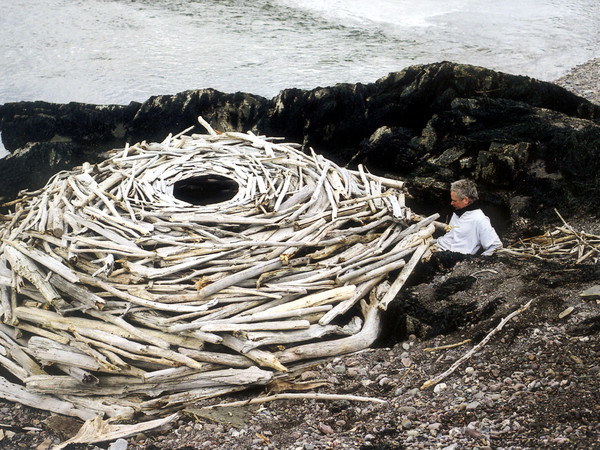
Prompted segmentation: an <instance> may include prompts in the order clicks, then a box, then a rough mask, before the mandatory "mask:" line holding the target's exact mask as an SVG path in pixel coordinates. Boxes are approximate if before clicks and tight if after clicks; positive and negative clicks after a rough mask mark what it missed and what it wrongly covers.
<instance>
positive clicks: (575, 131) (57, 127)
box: [0, 62, 600, 220]
mask: <svg viewBox="0 0 600 450" xmlns="http://www.w3.org/2000/svg"><path fill="white" fill-rule="evenodd" d="M199 115H202V116H203V117H204V118H205V119H206V120H207V121H208V122H209V123H210V124H211V125H212V126H213V127H214V128H215V129H218V130H228V131H248V130H251V131H253V132H255V133H260V134H266V135H269V136H284V137H285V138H286V139H287V141H290V142H298V143H301V144H302V145H303V146H304V147H305V148H306V149H308V148H309V147H312V148H314V149H315V151H317V152H319V153H323V154H324V155H326V156H327V157H328V158H330V159H333V160H334V161H336V162H338V163H340V164H350V165H356V164H358V163H363V164H366V165H367V167H369V169H370V170H371V171H373V172H379V173H381V174H383V175H386V176H401V177H402V178H404V179H406V180H408V181H409V183H410V192H411V193H412V194H413V196H414V197H415V198H414V201H415V202H417V203H420V204H421V206H422V207H423V208H429V209H431V210H438V211H439V210H440V209H441V208H446V207H447V206H446V205H447V197H448V186H449V182H451V181H453V180H455V179H458V178H463V177H468V178H473V179H475V180H476V181H477V183H478V185H479V186H480V189H481V194H482V199H483V200H484V201H486V202H487V203H489V204H490V205H493V206H495V207H496V209H497V210H498V211H501V212H502V213H503V214H504V215H505V216H506V217H508V216H511V217H512V219H513V220H514V219H516V218H518V217H528V216H532V215H538V214H540V212H544V211H551V210H552V207H554V206H558V207H560V208H566V207H567V204H575V205H578V206H581V205H585V204H586V202H587V201H589V199H590V198H593V197H594V196H595V195H597V193H598V192H597V191H598V189H599V188H598V185H597V180H598V176H599V175H600V163H599V162H598V161H599V160H600V158H599V156H600V106H598V105H595V104H593V103H590V102H589V101H587V100H585V99H582V98H580V97H578V96H576V95H575V94H572V93H570V92H568V91H567V90H565V89H563V88H561V87H559V86H557V85H554V84H552V83H546V82H541V81H538V80H535V79H531V78H529V77H524V76H516V75H509V74H505V73H501V72H496V71H493V70H489V69H485V68H482V67H475V66H469V65H460V64H453V63H449V62H442V63H436V64H429V65H421V66H413V67H409V68H407V69H405V70H403V71H401V72H397V73H391V74H389V75H388V76H386V77H384V78H381V79H380V80H378V81H377V82H375V83H371V84H339V85H336V86H332V87H324V88H316V89H313V90H310V91H305V90H300V89H286V90H283V91H281V92H280V94H279V95H278V96H277V97H275V98H273V99H270V100H269V99H266V98H263V97H260V96H255V95H251V94H247V93H234V94H225V93H222V92H218V91H215V90H212V89H204V90H191V91H185V92H182V93H179V94H176V95H163V96H156V97H152V98H150V99H149V100H148V101H146V102H144V103H143V104H139V103H131V104H129V105H126V106H119V105H110V106H97V105H85V104H77V103H70V104H67V105H57V104H49V103H43V102H21V103H10V104H5V105H2V106H0V132H1V134H2V140H3V143H4V145H5V147H6V149H7V150H9V151H11V152H13V155H12V156H10V157H8V158H5V159H4V160H1V161H0V179H2V180H10V182H4V183H2V184H1V185H0V196H1V197H3V198H4V199H5V200H6V199H10V198H11V197H13V196H15V195H16V194H17V192H18V191H19V190H20V189H23V188H30V189H32V188H33V189H35V188H39V187H41V186H42V185H43V184H44V183H45V182H46V180H47V178H48V176H49V175H51V173H53V172H55V171H58V170H61V169H63V168H66V167H68V166H69V165H77V164H80V163H81V162H82V161H84V160H87V161H90V162H95V161H98V160H99V159H101V158H102V154H103V152H104V151H106V150H108V149H110V148H115V147H122V146H124V145H125V143H126V142H131V143H133V142H137V141H140V140H148V141H151V140H152V141H161V140H162V139H164V138H165V137H166V136H167V135H168V134H169V133H171V132H173V133H176V132H179V131H182V130H184V129H186V128H188V127H190V126H196V127H198V128H197V129H198V131H200V130H201V129H200V126H199V125H198V123H197V117H198V116H199ZM192 132H193V131H192ZM23 149H27V150H25V151H24V150H23ZM40 152H41V153H43V154H44V155H43V156H42V154H41V153H40ZM47 161H48V162H47ZM34 166H37V167H39V169H40V170H37V171H35V170H34V171H31V170H29V169H30V168H31V167H34ZM42 169H43V170H42Z"/></svg>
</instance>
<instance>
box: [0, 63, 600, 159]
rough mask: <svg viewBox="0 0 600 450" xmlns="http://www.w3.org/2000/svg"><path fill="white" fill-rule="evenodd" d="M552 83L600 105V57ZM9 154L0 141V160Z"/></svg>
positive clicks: (576, 67)
mask: <svg viewBox="0 0 600 450" xmlns="http://www.w3.org/2000/svg"><path fill="white" fill-rule="evenodd" d="M551 83H554V84H556V85H558V86H560V87H563V88H565V89H567V90H568V91H570V92H573V93H574V94H576V95H578V96H580V97H582V98H584V99H586V100H589V101H590V102H593V103H595V104H598V105H600V57H599V58H594V59H591V60H589V61H586V62H585V63H582V64H579V65H577V66H575V67H573V68H571V70H569V72H567V73H566V74H565V75H563V76H561V77H560V78H558V79H556V80H554V81H551ZM9 154H10V153H9V152H8V151H7V150H6V149H5V148H4V146H3V145H2V142H1V140H0V159H2V158H4V157H6V156H8V155H9Z"/></svg>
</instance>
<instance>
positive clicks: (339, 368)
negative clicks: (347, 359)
mask: <svg viewBox="0 0 600 450" xmlns="http://www.w3.org/2000/svg"><path fill="white" fill-rule="evenodd" d="M333 371H334V372H335V373H337V374H338V375H343V374H345V373H346V366H344V365H343V364H339V365H337V366H335V367H334V368H333Z"/></svg>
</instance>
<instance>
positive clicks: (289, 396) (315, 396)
mask: <svg viewBox="0 0 600 450" xmlns="http://www.w3.org/2000/svg"><path fill="white" fill-rule="evenodd" d="M275 400H348V401H352V402H373V403H381V404H386V403H388V402H387V400H382V399H380V398H374V397H360V396H358V395H343V394H319V393H310V392H307V393H303V394H298V393H282V394H275V395H269V396H267V397H258V398H251V399H248V400H241V401H239V402H228V403H218V404H216V405H209V406H204V407H202V408H200V410H207V409H214V408H238V407H241V406H246V405H257V404H261V403H268V402H272V401H275Z"/></svg>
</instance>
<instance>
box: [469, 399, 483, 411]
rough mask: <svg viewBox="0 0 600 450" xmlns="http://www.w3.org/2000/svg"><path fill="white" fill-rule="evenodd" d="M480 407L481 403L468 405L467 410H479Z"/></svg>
mask: <svg viewBox="0 0 600 450" xmlns="http://www.w3.org/2000/svg"><path fill="white" fill-rule="evenodd" d="M479 405H481V403H479V402H477V401H475V402H471V403H467V409H469V410H473V409H477V408H479Z"/></svg>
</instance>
